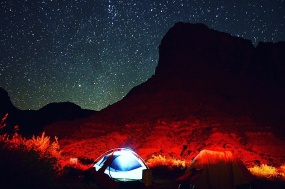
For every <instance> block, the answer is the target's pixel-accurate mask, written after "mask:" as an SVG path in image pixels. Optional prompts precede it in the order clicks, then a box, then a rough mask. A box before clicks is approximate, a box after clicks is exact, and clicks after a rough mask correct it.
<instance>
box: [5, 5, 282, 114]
mask: <svg viewBox="0 0 285 189" xmlns="http://www.w3.org/2000/svg"><path fill="white" fill-rule="evenodd" d="M0 15H1V16H0V42H1V44H0V48H1V51H0V86H1V87H3V88H4V89H5V90H7V91H8V93H9V96H10V98H11V100H12V102H13V104H14V105H15V106H16V107H18V108H20V109H39V108H41V107H43V106H44V105H46V104H48V103H51V102H66V101H69V102H74V103H76V104H77V105H79V106H81V107H82V108H86V109H93V110H100V109H102V108H104V107H106V106H108V105H109V104H113V103H115V102H116V101H118V100H120V99H122V98H123V97H124V96H125V95H126V94H127V93H128V92H129V90H130V89H131V88H133V87H134V86H136V85H139V84H140V83H142V82H144V81H146V80H147V79H148V78H150V77H151V75H153V74H154V71H155V67H156V65H157V61H158V46H159V44H160V41H161V39H162V37H163V36H164V35H165V34H166V32H167V31H168V30H169V29H170V28H171V27H172V26H173V25H174V24H175V23H176V22H179V21H183V22H191V23H198V22H199V23H204V24H206V25H208V26H209V27H210V28H213V29H216V30H219V31H223V32H228V33H230V34H232V35H235V36H240V37H244V38H246V39H250V40H251V41H252V42H253V43H254V45H257V43H258V42H259V41H266V42H272V41H273V42H277V41H281V40H282V41H285V0H272V1H271V0H270V1H268V0H251V1H248V0H239V1H237V0H236V1H234V0H219V1H212V0H211V1H210V0H172V1H169V0H93V1H92V0H2V1H1V2H0Z"/></svg>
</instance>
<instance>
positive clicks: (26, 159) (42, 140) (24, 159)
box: [0, 133, 60, 189]
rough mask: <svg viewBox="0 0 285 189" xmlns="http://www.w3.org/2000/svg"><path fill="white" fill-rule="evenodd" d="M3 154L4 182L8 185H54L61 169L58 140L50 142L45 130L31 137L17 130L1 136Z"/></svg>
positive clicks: (10, 186)
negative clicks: (18, 132)
mask: <svg viewBox="0 0 285 189" xmlns="http://www.w3.org/2000/svg"><path fill="white" fill-rule="evenodd" d="M0 154H1V155H0V161H1V164H0V170H1V173H0V175H1V176H0V179H1V180H0V183H1V186H5V187H4V188H7V189H14V188H17V189H18V188H19V187H21V188H29V189H33V188H43V189H49V188H53V185H54V183H55V175H56V174H57V171H58V170H59V168H60V166H59V163H58V158H59V156H60V151H59V145H58V141H57V139H55V141H54V142H50V138H49V137H47V136H45V135H44V133H43V134H42V135H41V136H39V137H32V138H31V139H26V138H24V137H22V136H20V135H18V134H17V133H15V134H14V135H12V136H9V135H6V134H4V135H0ZM1 188H2V187H1Z"/></svg>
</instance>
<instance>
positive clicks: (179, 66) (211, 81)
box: [93, 22, 285, 127]
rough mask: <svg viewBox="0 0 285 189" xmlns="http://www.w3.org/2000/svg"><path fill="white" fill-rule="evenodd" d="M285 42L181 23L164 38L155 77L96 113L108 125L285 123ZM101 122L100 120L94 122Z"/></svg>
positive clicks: (95, 117)
mask: <svg viewBox="0 0 285 189" xmlns="http://www.w3.org/2000/svg"><path fill="white" fill-rule="evenodd" d="M284 82H285V42H278V43H264V42H260V43H259V44H258V45H257V47H254V45H253V44H252V42H251V41H250V40H246V39H243V38H240V37H235V36H232V35H230V34H228V33H224V32H219V31H216V30H213V29H209V28H208V27H207V26H206V25H204V24H190V23H182V22H180V23H177V24H175V25H174V26H173V27H172V28H171V29H170V30H169V31H168V32H167V33H166V35H165V36H164V37H163V39H162V41H161V44H160V46H159V61H158V65H157V68H156V70H155V75H153V76H152V77H151V78H150V79H148V80H147V81H146V82H145V83H142V84H141V85H139V86H136V87H134V88H133V89H132V90H131V91H130V92H129V93H128V94H127V95H126V97H125V98H124V99H123V100H121V101H119V102H117V103H115V104H113V105H111V106H109V107H107V108H105V109H104V110H102V111H101V112H100V113H99V114H97V115H95V116H94V117H93V120H96V122H100V121H101V122H104V123H108V124H122V125H124V124H127V123H141V122H149V121H154V122H156V121H157V120H183V119H187V118H191V117H192V118H197V119H203V120H207V119H223V118H229V117H231V118H236V119H238V118H240V117H249V118H251V119H252V120H254V121H255V122H257V123H262V124H273V125H275V126H277V125H278V126H280V127H281V125H282V124H283V123H285V115H284V114H285V108H284V107H285V100H284V91H285V90H284ZM94 122H95V121H94Z"/></svg>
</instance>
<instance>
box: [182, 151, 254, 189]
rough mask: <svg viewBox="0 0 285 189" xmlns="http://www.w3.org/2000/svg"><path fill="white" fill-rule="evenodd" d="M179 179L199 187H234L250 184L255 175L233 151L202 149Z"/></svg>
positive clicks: (223, 188)
mask: <svg viewBox="0 0 285 189" xmlns="http://www.w3.org/2000/svg"><path fill="white" fill-rule="evenodd" d="M177 180H178V181H180V182H182V183H183V184H182V185H191V186H195V187H197V188H199V189H208V188H211V189H233V188H236V187H237V186H241V185H250V183H251V181H252V180H253V176H252V175H251V173H250V172H249V170H248V169H247V168H246V167H245V165H244V164H243V163H242V162H241V161H240V160H238V159H237V158H236V157H234V155H233V154H232V152H230V151H210V150H202V151H201V152H200V153H199V154H198V155H197V156H196V157H195V158H194V159H193V161H192V162H191V164H190V166H189V167H188V169H187V171H186V173H185V174H184V175H183V176H181V177H180V178H178V179H177ZM181 188H183V187H181Z"/></svg>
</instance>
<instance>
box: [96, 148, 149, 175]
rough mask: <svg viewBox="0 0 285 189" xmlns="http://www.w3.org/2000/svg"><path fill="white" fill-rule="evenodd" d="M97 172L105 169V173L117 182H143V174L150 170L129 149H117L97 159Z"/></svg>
mask: <svg viewBox="0 0 285 189" xmlns="http://www.w3.org/2000/svg"><path fill="white" fill-rule="evenodd" d="M94 167H95V170H96V171H99V169H105V170H104V173H105V174H107V175H109V176H110V177H111V178H113V179H117V180H141V179H142V172H143V170H145V169H148V167H147V165H146V164H145V163H144V161H143V160H142V159H141V158H140V157H139V155H138V154H136V153H135V152H134V151H132V150H131V149H128V148H115V149H112V150H109V151H107V152H105V153H104V154H102V155H101V156H100V157H99V158H97V159H96V161H95V164H94Z"/></svg>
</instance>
